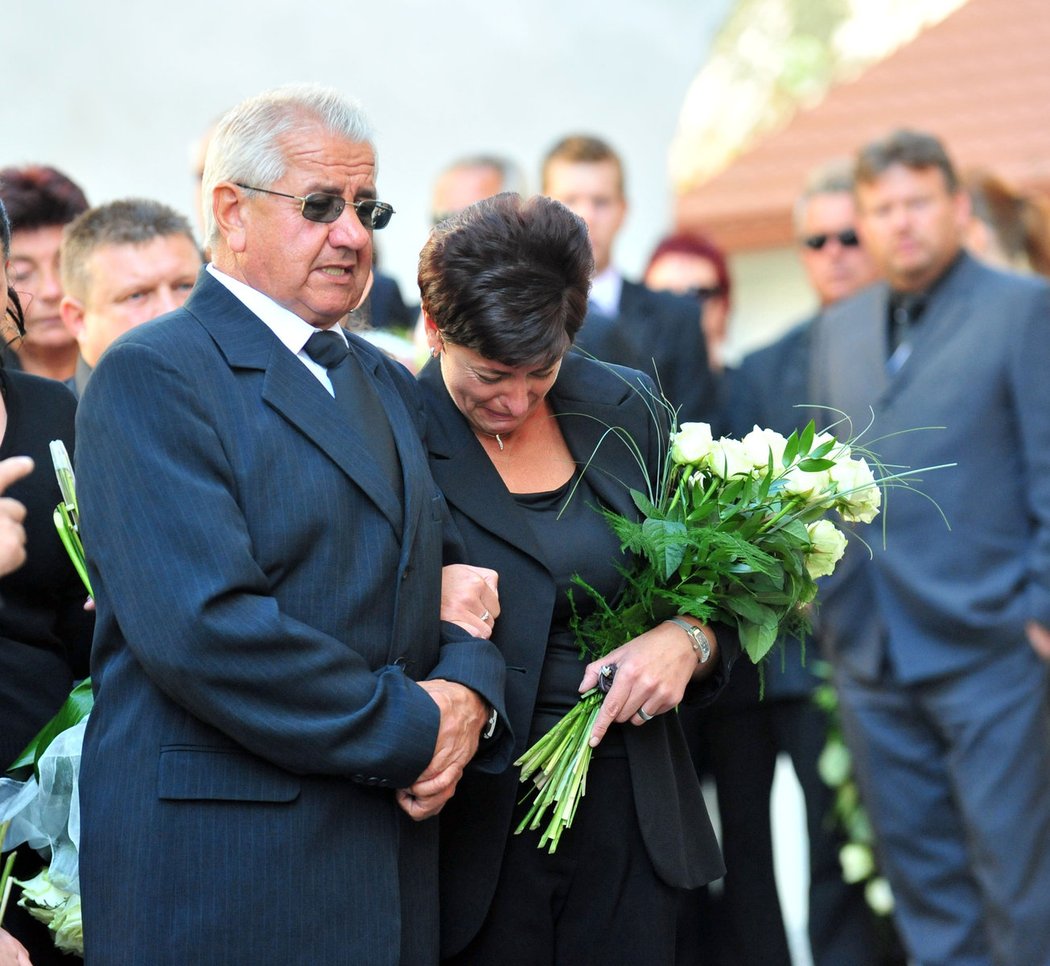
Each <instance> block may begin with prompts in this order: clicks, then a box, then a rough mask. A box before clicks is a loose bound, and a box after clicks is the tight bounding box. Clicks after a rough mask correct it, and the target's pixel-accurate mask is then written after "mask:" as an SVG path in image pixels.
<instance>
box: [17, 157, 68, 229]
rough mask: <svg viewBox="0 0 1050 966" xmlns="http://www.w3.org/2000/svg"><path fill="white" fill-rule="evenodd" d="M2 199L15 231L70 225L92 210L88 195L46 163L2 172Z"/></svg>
mask: <svg viewBox="0 0 1050 966" xmlns="http://www.w3.org/2000/svg"><path fill="white" fill-rule="evenodd" d="M0 198H2V199H3V201H4V204H6V205H7V216H8V218H9V219H10V221H11V230H12V231H23V230H33V229H36V228H52V227H55V226H61V225H68V224H69V223H70V222H71V221H72V220H73V219H74V218H76V216H77V215H79V214H80V213H81V212H84V211H87V209H88V203H87V198H86V197H85V196H84V192H83V191H81V190H80V188H79V187H78V186H77V185H76V184H75V183H74V182H73V181H71V180H70V179H69V178H67V177H66V176H65V175H64V174H63V173H62V172H61V171H59V170H58V169H57V168H51V167H48V166H47V165H43V164H30V165H26V166H25V167H23V168H4V169H3V171H0Z"/></svg>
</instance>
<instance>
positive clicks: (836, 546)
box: [806, 520, 846, 580]
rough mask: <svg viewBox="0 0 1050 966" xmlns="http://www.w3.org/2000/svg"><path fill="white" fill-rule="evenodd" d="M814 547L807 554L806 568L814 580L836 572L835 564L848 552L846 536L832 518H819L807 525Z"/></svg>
mask: <svg viewBox="0 0 1050 966" xmlns="http://www.w3.org/2000/svg"><path fill="white" fill-rule="evenodd" d="M806 532H807V533H808V534H809V539H810V542H811V543H812V544H813V549H812V550H810V551H809V553H807V554H806V570H807V571H808V573H809V575H810V577H812V578H813V579H814V580H816V579H817V577H827V576H828V574H831V573H834V571H835V564H837V563H838V562H839V561H840V560H841V559H842V555H843V554H844V553H845V552H846V537H845V534H843V532H842V531H841V530H840V529H839V528H838V527H836V526H835V524H834V523H832V522H831V521H830V520H817V522H816V523H811V524H809V525H808V526H807V527H806Z"/></svg>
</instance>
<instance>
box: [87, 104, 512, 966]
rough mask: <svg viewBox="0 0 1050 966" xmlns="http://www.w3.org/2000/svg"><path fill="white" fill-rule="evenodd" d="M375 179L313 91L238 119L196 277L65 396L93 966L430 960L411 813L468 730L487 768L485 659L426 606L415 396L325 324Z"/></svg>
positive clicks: (496, 737)
mask: <svg viewBox="0 0 1050 966" xmlns="http://www.w3.org/2000/svg"><path fill="white" fill-rule="evenodd" d="M374 174H375V152H374V148H373V146H372V136H371V132H370V129H369V127H368V125H367V122H366V121H365V119H364V118H363V116H362V115H361V113H360V111H359V110H358V109H357V108H356V106H355V105H353V104H352V103H349V102H347V101H346V100H345V99H344V98H342V97H341V95H339V94H337V93H336V92H334V91H330V90H327V89H324V88H317V87H312V86H302V87H290V88H281V89H278V90H275V91H270V92H267V93H265V94H263V95H260V96H258V97H256V98H252V99H250V100H249V101H246V102H244V103H243V104H241V105H239V106H238V107H236V108H234V109H233V110H232V111H231V112H230V113H229V114H227V115H226V117H225V118H224V119H223V120H222V121H221V122H220V124H219V126H218V129H217V131H216V133H215V135H214V138H213V140H212V144H211V146H210V148H209V153H208V161H207V165H206V170H205V175H204V189H205V191H204V194H205V197H206V198H207V199H210V207H208V208H207V210H206V219H207V221H208V224H209V231H208V234H209V238H208V241H209V244H210V248H211V251H212V255H213V262H212V264H211V265H209V266H207V267H206V268H205V269H204V270H203V271H202V272H201V274H200V277H199V279H198V282H197V286H196V288H195V290H194V292H193V294H192V296H191V297H190V299H189V301H188V302H187V303H186V305H185V306H184V307H183V308H181V309H178V310H177V311H175V312H174V313H171V314H170V315H167V316H164V317H162V318H161V319H158V320H156V321H153V322H149V323H146V324H145V325H142V326H139V327H137V328H136V329H134V330H133V331H131V332H129V333H127V334H126V335H125V336H123V337H122V338H121V339H120V340H118V341H117V342H116V343H115V344H114V345H113V346H111V347H110V349H109V351H108V352H107V353H106V355H105V356H104V358H103V359H102V360H101V361H100V363H99V365H98V367H97V368H96V369H95V371H94V373H93V375H92V379H91V383H90V385H89V386H88V389H87V391H86V392H85V394H84V397H83V401H82V404H81V408H80V412H79V426H80V431H81V432H82V434H83V435H82V436H81V437H80V441H81V447H78V453H77V455H78V484H79V488H80V496H81V501H80V502H81V512H82V519H83V530H84V543H85V546H86V548H87V553H88V558H89V567H90V571H91V579H92V583H93V586H94V588H95V591H96V600H97V606H98V615H97V616H98V627H97V631H98V633H97V636H96V639H95V651H94V658H93V666H92V671H93V680H94V683H95V691H96V703H95V708H94V711H93V712H92V716H91V721H90V726H89V729H88V734H87V737H86V740H85V747H84V756H83V762H82V772H81V802H82V814H83V840H82V850H81V884H82V893H83V907H84V924H85V938H86V943H87V946H86V961H87V962H88V963H89V964H92V963H97V964H105V966H118V964H141V963H146V962H148V963H151V964H166V963H170V964H176V963H178V964H184V963H195V964H213V963H214V964H219V963H222V964H242V963H243V964H257V963H263V962H274V963H276V962H280V963H299V964H311V966H313V964H317V963H339V962H368V963H386V964H417V963H418V964H425V963H432V962H434V961H436V958H437V889H436V869H437V865H436V861H437V851H436V846H437V841H436V835H437V828H436V823H434V822H424V821H418V820H422V819H425V818H427V817H429V816H431V815H433V814H435V813H436V812H437V811H438V810H439V809H440V808H441V806H442V805H443V804H444V802H445V801H446V800H447V799H448V798H449V797H450V795H451V794H452V793H453V791H454V788H455V784H456V782H457V781H458V779H459V776H460V775H461V774H462V771H463V768H464V767H465V766H466V765H467V763H468V761H470V760H471V759H472V758H473V757H474V756H475V751H476V749H478V747H479V739H480V740H482V741H483V744H482V747H481V751H480V753H479V754H478V763H479V764H478V767H489V768H492V769H495V770H498V769H500V768H502V767H504V766H505V765H506V763H507V760H508V758H509V745H510V742H509V740H508V736H507V735H506V734H505V733H503V734H500V733H499V732H498V731H497V732H495V733H494V734H493V732H492V730H491V726H493V725H497V727H498V722H497V720H496V719H494V718H493V711H494V710H496V709H499V706H500V702H501V700H502V698H501V695H502V686H503V674H504V665H503V660H502V658H501V657H500V656H499V653H498V652H497V651H496V649H495V648H494V647H493V646H492V645H490V644H489V643H487V642H485V641H481V640H478V639H476V638H473V637H470V636H469V635H467V634H466V633H465V632H463V631H461V630H460V629H459V628H457V627H455V626H453V625H451V624H441V623H440V622H439V616H438V615H439V601H440V568H441V545H442V526H441V522H442V518H443V515H444V514H445V512H446V511H445V506H444V501H443V499H442V497H441V496H440V494H439V493H438V492H437V489H436V487H435V485H434V483H433V481H432V479H431V477H430V475H429V473H428V470H427V463H426V455H425V453H424V451H423V448H422V446H421V444H420V438H419V433H420V430H421V416H420V406H419V402H418V395H417V393H418V389H417V387H416V385H415V383H414V381H413V380H412V379H411V377H410V376H409V375H408V373H407V372H406V371H405V370H404V369H403V368H402V367H400V366H398V365H397V364H396V363H393V362H391V361H389V360H388V359H387V358H386V357H385V356H383V354H382V353H380V352H378V351H377V350H375V349H374V348H372V347H370V346H368V345H367V344H366V343H364V342H363V341H361V340H359V339H357V338H356V337H354V336H349V337H347V336H346V335H345V334H344V333H343V331H342V330H340V329H339V327H338V325H337V323H338V321H339V320H340V319H341V318H343V317H344V316H345V315H346V313H347V312H348V311H349V310H350V309H351V308H353V306H354V305H356V304H357V302H358V301H359V300H360V298H361V295H362V292H363V291H364V289H365V286H366V283H367V278H368V273H369V270H370V268H371V248H372V229H373V228H380V227H382V226H383V224H385V222H386V221H387V220H388V219H389V215H390V213H391V210H390V209H389V206H384V205H382V204H381V203H379V202H377V201H376V200H375V199H376V189H375V183H374ZM483 731H484V732H485V733H486V735H492V737H485V738H483V737H482V735H483ZM412 819H415V820H417V821H412Z"/></svg>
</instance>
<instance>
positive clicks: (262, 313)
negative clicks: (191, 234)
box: [207, 263, 346, 395]
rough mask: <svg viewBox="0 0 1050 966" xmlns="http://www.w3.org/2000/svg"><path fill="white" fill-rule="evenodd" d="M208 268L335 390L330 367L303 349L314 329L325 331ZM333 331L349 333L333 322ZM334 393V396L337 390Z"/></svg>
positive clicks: (312, 370) (328, 388)
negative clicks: (330, 376) (314, 358)
mask: <svg viewBox="0 0 1050 966" xmlns="http://www.w3.org/2000/svg"><path fill="white" fill-rule="evenodd" d="M207 270H208V272H209V273H210V274H211V275H212V277H213V278H214V279H215V281H217V282H218V283H219V284H220V285H222V286H224V287H225V288H226V289H228V290H229V292H230V294H232V295H233V296H234V298H236V299H237V301H239V302H241V303H242V304H243V305H244V306H245V308H247V309H248V311H249V312H251V313H252V314H253V315H256V316H258V317H259V319H260V320H261V321H262V322H263V323H264V324H265V325H266V327H267V328H268V329H270V330H271V331H272V332H273V334H274V335H275V336H277V338H278V339H279V340H280V341H281V343H282V344H283V345H284V346H286V347H287V349H288V351H289V352H291V353H292V354H293V355H294V356H296V357H297V358H298V359H299V360H300V361H301V362H302V363H303V365H304V366H306V368H307V369H309V370H310V372H312V373H313V374H314V375H315V376H316V377H317V381H318V382H320V383H321V385H322V386H324V387H325V388H326V389H327V390H328V391H329V392H330V393H332V383H331V380H330V379H329V378H328V372H327V370H326V369H325V367H324V366H322V365H319V364H318V363H316V362H314V360H313V359H311V358H310V357H309V356H308V355H307V354H306V350H305V349H304V348H303V347H304V346H305V345H306V340H307V339H309V338H310V336H312V335H313V334H314V333H315V332H320V331H322V330H321V329H318V328H315V327H314V326H312V325H310V323H309V322H307V321H305V320H304V319H301V318H299V316H298V315H296V314H295V313H294V312H291V311H289V310H288V309H286V308H285V307H284V306H283V305H278V304H277V303H276V302H275V301H274V300H273V299H272V298H270V296H268V295H263V293H262V292H260V291H258V289H254V288H252V287H251V286H250V285H247V284H245V283H244V282H242V281H240V280H239V279H236V278H233V277H232V276H230V275H227V274H226V273H225V272H223V271H220V270H219V269H217V268H216V267H215V266H214V265H212V264H211V263H209V264H208V266H207ZM331 331H332V332H338V333H339V335H340V336H342V338H343V339H344V340H345V339H346V334H345V333H344V332H343V330H342V327H341V326H338V325H333V326H332V327H331ZM332 394H333V395H334V393H332Z"/></svg>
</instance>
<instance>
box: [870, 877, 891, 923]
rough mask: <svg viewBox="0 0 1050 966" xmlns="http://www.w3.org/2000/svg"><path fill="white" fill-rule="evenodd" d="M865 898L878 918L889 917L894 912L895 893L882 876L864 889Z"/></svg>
mask: <svg viewBox="0 0 1050 966" xmlns="http://www.w3.org/2000/svg"><path fill="white" fill-rule="evenodd" d="M864 898H865V899H866V900H867V903H868V908H869V909H871V911H872V912H874V913H875V915H877V916H888V915H889V914H890V913H891V912H893V891H892V890H891V889H890V884H889V883H888V882H887V881H886V880H885V879H884V878H882V876H878V877H877V878H875V879H872V880H871V882H869V883H868V884H867V885H866V886H865V887H864Z"/></svg>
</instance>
